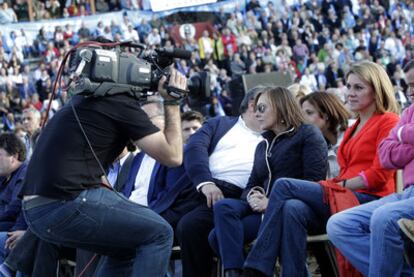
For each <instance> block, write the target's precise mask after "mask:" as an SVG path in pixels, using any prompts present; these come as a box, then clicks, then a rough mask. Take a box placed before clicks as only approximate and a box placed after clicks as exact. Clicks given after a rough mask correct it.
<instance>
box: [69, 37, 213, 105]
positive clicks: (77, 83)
mask: <svg viewBox="0 0 414 277" xmlns="http://www.w3.org/2000/svg"><path fill="white" fill-rule="evenodd" d="M125 46H128V47H132V48H141V51H140V52H139V54H138V55H137V53H131V52H128V51H124V47H125ZM144 48H145V46H143V45H141V44H134V43H131V42H122V43H119V44H117V45H115V46H111V47H107V46H105V47H104V46H102V44H100V45H99V44H98V45H97V44H94V43H90V44H88V43H87V44H86V45H82V46H80V47H78V46H77V47H76V48H75V50H74V51H73V53H72V54H71V56H70V60H69V73H70V75H71V76H72V77H71V79H72V80H74V85H73V86H72V87H71V93H72V94H80V95H85V96H89V97H90V96H93V97H102V96H106V95H114V94H119V93H128V94H130V95H132V96H134V97H136V98H144V99H145V98H146V97H147V96H149V95H151V94H152V93H154V92H156V91H157V89H158V82H159V80H160V79H161V77H162V76H166V77H167V78H168V77H169V70H166V68H167V67H168V66H170V65H171V64H172V63H173V62H174V59H190V58H191V52H189V51H186V50H182V49H178V48H158V49H155V50H150V51H146V50H143V49H144ZM187 86H188V90H185V91H184V90H174V91H172V92H171V93H170V95H171V96H173V97H175V98H177V99H181V98H184V97H187V99H188V101H187V102H188V104H189V106H192V107H194V108H198V107H201V106H203V105H205V104H207V103H208V102H209V99H210V96H211V91H210V74H209V72H198V73H195V74H193V75H192V76H190V78H189V79H188V80H187Z"/></svg>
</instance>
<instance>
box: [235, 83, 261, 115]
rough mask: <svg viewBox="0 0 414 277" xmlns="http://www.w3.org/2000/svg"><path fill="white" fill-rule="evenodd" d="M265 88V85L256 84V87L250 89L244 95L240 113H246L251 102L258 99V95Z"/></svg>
mask: <svg viewBox="0 0 414 277" xmlns="http://www.w3.org/2000/svg"><path fill="white" fill-rule="evenodd" d="M264 89H265V87H264V86H255V87H254V88H252V89H250V90H249V91H248V92H246V94H245V95H244V97H243V100H242V101H241V103H240V107H239V113H240V114H244V113H245V112H246V111H247V108H248V107H249V102H250V101H254V100H255V99H256V95H257V94H258V93H259V92H262V91H263V90H264Z"/></svg>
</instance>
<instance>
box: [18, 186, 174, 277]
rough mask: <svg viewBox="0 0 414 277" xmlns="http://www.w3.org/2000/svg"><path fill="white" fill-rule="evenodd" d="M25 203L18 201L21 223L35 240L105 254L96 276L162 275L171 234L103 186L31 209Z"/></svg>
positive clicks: (142, 209)
mask: <svg viewBox="0 0 414 277" xmlns="http://www.w3.org/2000/svg"><path fill="white" fill-rule="evenodd" d="M30 201H33V200H29V201H28V202H30ZM28 202H26V201H24V202H23V209H24V213H25V216H26V219H27V221H28V224H29V226H30V228H31V230H32V232H33V233H34V234H36V235H37V236H39V237H40V238H41V239H43V240H45V241H48V242H51V243H55V244H58V245H63V246H67V247H73V248H82V249H85V250H89V251H92V252H95V253H99V254H102V255H107V256H108V259H106V260H105V263H104V265H103V266H102V267H101V268H100V269H101V270H100V272H98V273H97V276H130V275H131V274H132V275H133V276H160V277H161V276H164V275H165V273H166V272H167V268H168V262H169V256H170V252H171V247H172V243H173V232H172V229H171V227H170V225H169V224H168V223H167V222H166V221H165V220H164V219H162V218H161V217H160V216H159V215H157V214H156V213H155V212H153V211H151V210H150V209H149V208H147V207H144V206H141V205H138V204H135V203H133V202H131V201H129V200H128V199H127V198H125V197H124V196H122V195H120V194H119V193H116V192H113V191H110V190H108V189H104V188H94V189H88V190H85V191H83V192H82V193H81V194H80V195H79V196H78V197H77V198H75V199H74V200H72V201H56V202H52V203H50V204H45V205H41V206H38V207H34V208H31V209H28V207H29V204H30V203H28Z"/></svg>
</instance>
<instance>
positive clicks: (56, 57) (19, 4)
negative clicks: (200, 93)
mask: <svg viewBox="0 0 414 277" xmlns="http://www.w3.org/2000/svg"><path fill="white" fill-rule="evenodd" d="M224 2H225V1H224ZM241 2H244V3H243V5H242V6H243V8H239V7H236V8H235V10H233V11H232V12H225V11H224V10H223V9H220V10H216V11H212V12H211V14H212V15H213V16H212V17H209V19H208V21H209V25H208V26H210V28H205V30H203V31H202V32H201V35H200V36H199V37H196V36H192V35H190V33H191V32H190V31H189V32H188V33H187V32H185V33H184V37H183V38H181V39H180V40H177V39H175V37H174V36H173V35H172V32H171V30H172V28H173V27H174V25H177V24H184V23H187V22H186V19H187V18H184V17H183V16H181V17H180V16H178V17H176V18H175V19H174V20H173V21H169V22H167V21H164V20H163V19H162V18H159V17H157V16H154V17H153V19H152V20H146V19H145V18H143V19H142V20H140V21H139V22H136V20H131V19H130V18H129V17H128V13H127V12H126V11H128V10H142V11H146V10H149V9H150V5H149V1H146V0H120V1H119V0H96V1H85V0H34V1H27V0H12V1H3V3H1V4H0V24H6V25H7V26H9V27H10V26H13V24H16V23H17V24H18V23H21V22H22V21H30V20H31V22H37V21H38V20H48V19H55V18H67V17H81V18H86V17H87V16H88V15H90V14H95V15H98V16H99V14H100V13H106V12H109V11H111V12H112V11H116V10H119V11H124V13H123V16H122V20H121V21H120V22H117V21H116V20H105V19H104V16H102V17H101V20H98V21H97V22H96V24H95V25H94V26H93V27H90V26H87V25H86V24H84V23H82V24H81V25H80V26H74V25H71V24H70V23H67V22H68V21H65V22H66V23H65V24H63V25H57V26H56V27H54V30H51V29H50V28H44V27H41V28H40V29H39V30H37V31H36V35H35V36H33V35H28V34H26V33H25V29H19V28H16V29H11V31H10V32H9V31H6V32H5V31H2V29H0V36H1V40H0V44H1V47H0V116H1V117H2V123H1V125H2V126H1V127H2V128H3V130H14V129H15V128H16V127H18V126H19V124H20V121H21V118H22V116H21V113H22V110H24V109H25V108H28V107H34V108H35V109H37V110H39V111H41V112H42V116H43V117H44V116H45V114H44V113H45V107H46V106H47V104H48V97H49V94H50V93H51V91H52V85H53V82H54V80H55V77H56V75H57V70H58V67H59V65H60V63H61V61H62V58H63V56H64V54H65V53H66V52H67V51H68V50H69V49H70V48H71V47H72V46H74V45H76V44H77V43H78V42H81V41H86V40H91V39H94V38H96V37H99V36H102V37H105V38H107V39H110V40H114V41H123V40H133V41H135V42H140V43H144V44H146V45H147V46H149V47H159V46H161V47H165V46H167V47H168V46H176V47H182V48H184V49H186V50H189V51H191V52H192V57H191V59H190V60H177V61H176V63H175V67H176V68H177V69H178V70H180V71H181V72H183V73H184V74H186V75H187V76H190V75H191V74H192V73H194V72H198V71H203V70H207V71H209V72H210V74H211V77H212V81H211V90H212V92H213V93H212V96H211V101H210V103H209V104H207V105H206V107H205V109H204V110H203V113H204V115H205V116H207V117H214V116H217V115H225V114H227V115H230V114H232V113H233V110H232V103H233V102H232V101H233V100H232V93H231V87H229V82H230V81H231V80H232V79H233V80H234V79H235V78H236V77H238V76H240V75H242V74H256V73H262V72H288V73H289V74H290V76H291V78H292V81H293V83H295V85H296V86H297V88H298V89H297V90H298V91H300V93H301V94H302V95H304V94H307V93H309V92H311V91H327V92H328V93H335V94H337V95H338V96H339V97H340V98H341V99H342V100H344V101H345V98H344V91H345V89H346V87H345V82H344V72H346V71H347V70H348V68H349V66H350V64H352V63H353V62H355V61H359V60H364V59H368V60H372V61H374V62H376V63H379V64H381V65H383V66H384V67H385V68H386V70H387V73H388V74H389V76H390V77H391V79H392V82H393V85H394V88H395V93H396V96H397V99H398V101H399V103H400V105H401V108H404V107H406V106H407V105H408V104H409V103H408V101H407V99H406V97H405V95H404V93H403V92H404V91H405V90H406V84H405V82H404V80H403V77H404V73H403V71H402V67H403V66H404V65H405V63H406V62H407V61H409V60H410V59H412V58H414V26H413V23H414V1H412V0H335V1H334V0H308V1H307V0H273V1H260V0H247V1H241ZM197 20H201V19H200V18H198V19H197V16H196V17H195V21H197ZM202 20H204V19H202ZM8 30H10V29H8ZM67 98H68V95H67V92H65V91H58V94H57V97H56V99H54V100H53V103H52V109H51V111H50V114H49V116H53V113H54V112H55V111H56V110H58V109H59V108H60V107H61V106H62V105H63V104H64V103H65V102H66V101H67ZM183 109H186V107H183Z"/></svg>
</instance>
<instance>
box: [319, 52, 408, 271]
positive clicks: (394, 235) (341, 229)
mask: <svg viewBox="0 0 414 277" xmlns="http://www.w3.org/2000/svg"><path fill="white" fill-rule="evenodd" d="M404 71H405V73H406V81H407V84H409V91H408V94H409V95H412V94H413V91H414V89H413V87H412V86H413V85H414V60H413V61H411V62H409V63H408V64H407V66H406V67H405V70H404ZM413 123H414V105H413V104H411V106H410V107H409V108H407V110H405V111H404V113H403V114H402V116H401V119H400V121H399V122H398V124H397V126H395V127H394V128H393V129H392V131H391V133H390V134H389V136H388V137H387V138H385V139H384V140H383V141H382V143H381V144H380V145H379V158H380V162H381V164H382V166H383V167H384V168H389V169H403V175H404V178H403V180H404V191H403V192H401V193H394V194H391V195H389V196H386V197H383V198H381V199H379V200H377V201H372V202H370V203H368V204H364V205H361V206H358V207H355V208H351V209H348V210H345V211H343V212H340V213H338V214H335V215H334V216H332V217H331V218H330V219H329V221H328V225H327V230H328V236H329V239H330V240H331V241H332V242H333V243H334V245H335V246H336V247H337V248H338V249H339V251H341V253H342V254H343V255H344V256H345V257H346V258H347V259H349V261H350V262H351V263H352V264H353V265H354V266H355V267H356V268H357V270H358V271H359V272H361V273H362V274H363V275H364V276H402V275H412V274H413V273H414V269H413V268H412V265H411V266H409V265H407V263H406V262H405V261H404V238H403V237H402V233H401V232H400V229H399V227H398V220H399V219H401V218H407V219H411V220H412V219H414V210H413V203H414V202H413V201H414V186H413V184H414V175H413V169H414V152H413V151H414V149H413V147H414V141H413V138H414V134H413V132H414V129H413V126H414V125H413ZM403 226H404V225H403ZM409 254H410V255H411V253H409Z"/></svg>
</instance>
